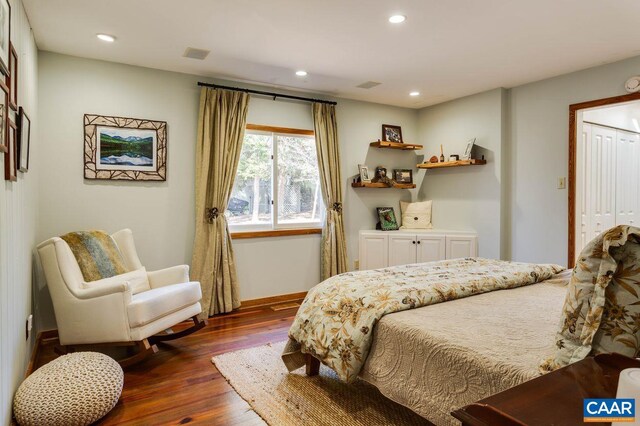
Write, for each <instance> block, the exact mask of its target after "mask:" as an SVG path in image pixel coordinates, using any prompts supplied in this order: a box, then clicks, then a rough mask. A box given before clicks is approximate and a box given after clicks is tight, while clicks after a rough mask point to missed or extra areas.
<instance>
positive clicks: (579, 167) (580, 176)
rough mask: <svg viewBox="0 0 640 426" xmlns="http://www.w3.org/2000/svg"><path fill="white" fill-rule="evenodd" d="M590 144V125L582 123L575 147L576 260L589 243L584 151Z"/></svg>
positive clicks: (588, 199) (585, 157)
mask: <svg viewBox="0 0 640 426" xmlns="http://www.w3.org/2000/svg"><path fill="white" fill-rule="evenodd" d="M590 144H591V124H587V123H583V125H582V133H581V134H580V138H578V146H577V147H576V209H577V211H578V220H577V222H578V223H577V224H576V230H575V231H576V241H575V246H576V250H575V254H576V258H577V257H578V255H579V254H580V252H581V251H582V249H583V248H584V246H586V245H587V243H588V242H589V237H588V236H587V235H591V234H590V233H589V226H590V220H589V209H588V208H587V206H588V205H589V201H590V198H589V195H590V194H589V193H588V192H587V191H586V190H585V188H586V187H587V184H588V178H587V176H590V174H589V175H587V169H590V167H588V164H587V155H586V150H587V148H588V147H589V146H590Z"/></svg>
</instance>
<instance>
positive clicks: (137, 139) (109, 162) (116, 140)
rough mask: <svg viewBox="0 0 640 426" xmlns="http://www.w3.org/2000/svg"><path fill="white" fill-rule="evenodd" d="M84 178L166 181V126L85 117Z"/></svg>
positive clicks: (99, 116) (155, 123)
mask: <svg viewBox="0 0 640 426" xmlns="http://www.w3.org/2000/svg"><path fill="white" fill-rule="evenodd" d="M84 178H85V179H98V180H131V181H165V180H166V179H167V122H166V121H154V120H145V119H138V118H125V117H115V116H106V115H96V114H85V115H84Z"/></svg>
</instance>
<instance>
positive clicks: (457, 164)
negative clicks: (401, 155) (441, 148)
mask: <svg viewBox="0 0 640 426" xmlns="http://www.w3.org/2000/svg"><path fill="white" fill-rule="evenodd" d="M484 164H487V160H476V159H472V160H458V161H445V162H443V163H422V164H418V165H417V166H416V167H417V168H419V169H440V168H443V167H463V166H482V165H484Z"/></svg>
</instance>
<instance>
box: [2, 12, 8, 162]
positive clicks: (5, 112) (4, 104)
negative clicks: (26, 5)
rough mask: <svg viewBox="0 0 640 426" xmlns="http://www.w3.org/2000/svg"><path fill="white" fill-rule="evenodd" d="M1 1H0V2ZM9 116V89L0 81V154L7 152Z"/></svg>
mask: <svg viewBox="0 0 640 426" xmlns="http://www.w3.org/2000/svg"><path fill="white" fill-rule="evenodd" d="M0 1H1V0H0ZM8 115H9V88H8V87H7V85H6V84H4V83H3V82H2V81H1V80H0V152H7V150H8V149H9V147H8V144H7V131H6V129H7V121H8V120H9V119H8Z"/></svg>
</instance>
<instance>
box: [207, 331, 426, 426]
mask: <svg viewBox="0 0 640 426" xmlns="http://www.w3.org/2000/svg"><path fill="white" fill-rule="evenodd" d="M284 345H285V342H280V343H274V344H268V345H265V346H259V347H257V348H251V349H244V350H240V351H236V352H229V353H226V354H222V355H219V356H215V357H213V358H212V359H211V361H212V362H213V363H214V364H215V366H216V367H217V368H218V370H219V371H220V373H221V374H222V375H223V376H224V377H225V378H226V379H227V381H228V382H229V383H230V384H231V386H233V388H234V389H235V390H236V392H238V394H239V395H240V396H241V397H242V398H243V399H244V400H245V401H247V402H248V403H249V405H250V406H251V407H252V408H253V409H254V410H255V412H256V413H258V415H259V416H260V417H262V418H263V419H264V420H265V421H266V422H267V423H268V424H269V425H271V426H288V425H319V426H320V425H332V426H333V425H362V426H365V425H367V426H371V425H424V424H429V423H428V422H427V421H426V420H425V419H423V418H422V417H420V416H418V415H417V414H415V413H414V412H413V411H411V410H409V409H408V408H405V407H403V406H401V405H399V404H396V403H394V402H393V401H391V400H389V399H387V398H385V397H384V396H382V394H381V393H380V392H379V391H378V390H377V389H376V388H375V387H374V386H372V385H370V384H368V383H366V382H365V381H363V380H357V381H356V382H355V383H352V384H346V383H344V382H342V381H340V380H339V379H338V378H337V376H336V375H335V373H333V371H332V370H331V369H329V368H327V367H325V366H322V367H321V369H320V374H319V375H318V376H315V377H307V376H306V375H305V374H304V369H302V368H301V369H299V370H297V371H294V372H293V373H288V372H287V369H286V368H285V366H284V364H283V363H282V360H281V359H280V354H281V353H282V349H283V348H284Z"/></svg>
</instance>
